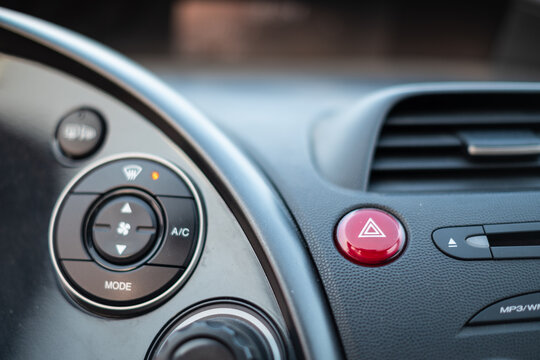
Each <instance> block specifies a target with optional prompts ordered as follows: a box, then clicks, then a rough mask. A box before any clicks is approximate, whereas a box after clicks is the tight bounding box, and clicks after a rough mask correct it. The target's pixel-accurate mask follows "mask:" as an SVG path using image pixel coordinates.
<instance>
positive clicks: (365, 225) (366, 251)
mask: <svg viewBox="0 0 540 360" xmlns="http://www.w3.org/2000/svg"><path fill="white" fill-rule="evenodd" d="M405 241H406V235H405V230H404V229H403V225H401V223H400V222H399V220H398V219H396V218H395V217H394V216H392V215H390V214H389V213H387V212H385V211H382V210H378V209H361V210H354V211H351V212H350V213H348V214H347V215H345V217H343V219H341V221H340V222H339V224H338V226H337V229H336V244H337V247H338V249H339V251H340V252H341V253H342V254H343V256H345V257H346V258H347V259H349V260H350V261H352V262H354V263H357V264H360V265H380V264H383V263H386V262H388V261H391V260H392V259H394V258H396V257H397V256H398V255H399V253H400V252H401V251H402V250H403V247H404V246H405Z"/></svg>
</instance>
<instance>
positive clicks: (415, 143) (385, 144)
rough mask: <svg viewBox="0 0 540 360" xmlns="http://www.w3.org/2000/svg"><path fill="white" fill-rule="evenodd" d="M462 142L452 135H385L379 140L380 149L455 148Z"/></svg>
mask: <svg viewBox="0 0 540 360" xmlns="http://www.w3.org/2000/svg"><path fill="white" fill-rule="evenodd" d="M455 146H461V141H460V140H459V139H458V138H457V137H456V136H455V135H452V134H437V133H431V134H418V133H416V134H405V135H395V134H393V135H384V136H382V137H381V138H380V140H379V147H380V148H389V149H391V148H418V147H455Z"/></svg>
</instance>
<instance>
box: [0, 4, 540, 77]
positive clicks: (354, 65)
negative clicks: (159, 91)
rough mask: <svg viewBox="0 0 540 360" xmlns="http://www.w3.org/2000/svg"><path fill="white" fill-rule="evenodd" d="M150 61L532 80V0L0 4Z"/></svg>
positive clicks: (537, 34)
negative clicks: (530, 78) (530, 77)
mask: <svg viewBox="0 0 540 360" xmlns="http://www.w3.org/2000/svg"><path fill="white" fill-rule="evenodd" d="M0 5H1V6H4V7H7V8H11V9H14V10H17V11H21V12H24V13H27V14H31V15H34V16H37V17H39V18H43V19H45V20H48V21H51V22H53V23H56V24H59V25H61V26H64V27H67V28H69V29H72V30H74V31H77V32H80V33H82V34H84V35H87V36H89V37H91V38H94V39H96V40H98V41H100V42H102V43H105V44H107V45H109V46H111V47H113V48H115V49H117V50H118V51H120V52H122V53H124V54H126V55H128V56H131V57H135V58H136V59H139V60H140V61H142V62H148V63H151V64H154V66H157V64H158V63H162V65H163V66H173V67H174V64H178V63H181V65H182V66H187V67H189V68H194V67H195V68H198V67H203V68H204V67H210V68H212V67H227V68H235V67H244V68H245V67H247V68H266V69H272V68H289V67H292V68H294V67H296V68H298V69H301V70H304V71H305V70H309V69H312V70H319V71H323V72H325V71H327V72H335V71H338V72H339V71H354V73H356V74H357V75H361V74H362V73H364V74H367V75H369V76H375V77H377V76H381V77H385V76H394V77H395V76H419V77H433V76H435V77H442V78H446V77H449V78H454V77H456V78H466V79H468V78H473V79H476V78H478V79H486V78H499V77H503V78H513V77H515V78H516V79H517V78H519V79H523V78H527V77H528V76H533V77H534V78H537V76H538V75H537V73H538V72H539V70H540V46H538V39H540V1H538V0H515V1H511V0H490V1H474V0H451V1H450V0H449V1H429V0H427V1H426V0H408V1H397V0H367V1H362V0H358V1H354V2H351V1H339V0H332V1H329V0H327V1H302V0H294V1H268V0H258V1H242V0H158V1H138V0H115V1H104V0H93V1H77V2H74V1H65V0H48V1H39V0H0Z"/></svg>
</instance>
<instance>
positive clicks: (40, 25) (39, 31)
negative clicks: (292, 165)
mask: <svg viewBox="0 0 540 360" xmlns="http://www.w3.org/2000/svg"><path fill="white" fill-rule="evenodd" d="M0 39H1V41H0V52H3V53H5V54H9V55H13V56H18V57H22V58H26V59H29V60H33V61H37V62H40V63H43V64H46V65H48V66H51V67H53V68H56V69H59V70H61V71H64V72H66V73H69V74H72V75H74V76H76V77H78V78H80V79H83V80H84V81H86V82H88V83H90V84H92V85H94V86H96V87H98V88H100V89H102V90H103V91H105V92H107V93H109V94H110V95H112V96H113V97H116V98H117V99H119V100H120V101H122V102H124V103H126V104H128V105H129V106H131V107H132V108H133V109H134V110H136V111H138V112H139V113H140V114H141V115H143V116H144V117H146V118H147V119H148V120H149V121H150V122H152V123H153V124H154V125H155V126H157V127H158V128H159V129H160V130H161V131H162V132H163V133H164V134H165V135H167V136H168V137H169V138H170V139H171V140H172V141H173V142H174V143H175V144H177V145H178V146H179V147H180V148H181V149H182V150H184V151H185V152H186V154H187V155H188V156H190V157H191V159H192V160H193V161H194V162H195V163H196V164H197V166H199V168H200V169H201V170H202V171H203V172H204V173H205V175H206V176H207V177H208V178H209V179H210V181H212V183H213V184H214V186H215V187H216V189H217V190H218V192H219V193H220V195H221V196H222V197H223V198H224V200H225V201H226V203H227V205H228V206H229V208H230V209H231V211H232V212H233V214H234V215H235V217H236V218H237V220H238V221H239V223H240V225H241V226H242V228H243V230H244V232H245V233H246V235H247V237H248V239H249V240H250V242H251V244H252V246H253V248H254V250H255V252H256V254H257V256H258V257H259V260H260V261H261V264H262V266H263V268H264V270H265V272H266V275H267V277H268V279H269V281H270V284H271V286H272V288H273V289H274V292H275V294H276V297H277V300H278V302H279V304H280V307H281V310H282V312H283V315H284V317H285V320H286V322H287V325H288V327H289V330H290V331H291V334H292V336H293V338H292V339H291V341H292V342H293V343H294V344H295V348H296V349H297V352H298V353H297V356H299V357H301V358H308V359H336V358H342V357H343V352H342V348H341V345H340V341H339V339H338V337H337V330H336V327H335V323H334V322H333V319H332V318H331V315H330V312H329V306H328V303H327V298H326V297H325V295H324V292H323V290H322V286H321V284H320V280H319V275H318V274H317V272H316V270H315V266H314V264H313V260H312V259H311V258H310V256H309V255H308V251H307V250H306V248H305V246H306V245H305V244H304V242H303V239H302V237H301V235H300V233H299V230H298V229H297V227H296V226H295V223H294V221H293V219H292V217H291V215H290V212H289V210H288V209H287V207H286V206H285V204H284V203H283V202H282V201H281V199H280V196H279V195H278V194H277V192H276V190H275V189H274V188H273V186H272V185H271V183H270V182H269V181H268V180H267V179H266V178H265V176H264V175H263V174H262V173H261V171H260V170H259V169H258V168H257V167H256V166H255V165H254V164H253V163H252V162H251V161H250V160H249V159H248V158H247V157H246V156H245V155H244V154H243V153H242V152H241V151H240V150H239V149H238V148H237V147H236V146H235V145H234V144H233V143H232V142H231V141H230V140H229V139H228V138H227V137H226V136H225V135H224V134H223V133H221V132H220V131H219V130H218V129H217V128H216V127H215V126H214V125H213V124H212V123H211V122H210V121H208V120H207V119H206V118H205V117H204V116H203V115H201V114H200V113H199V112H198V111H196V110H195V109H194V108H193V107H192V106H191V105H189V104H188V103H187V102H186V101H185V100H184V99H183V98H181V97H180V96H178V94H176V93H175V92H174V91H172V90H171V89H169V88H168V87H167V86H165V85H164V84H162V83H161V82H160V81H159V80H157V79H156V78H155V77H153V76H152V75H150V74H149V73H148V72H146V71H145V70H143V69H142V68H140V67H138V66H137V65H135V64H133V63H132V62H130V61H129V60H127V59H125V58H123V57H121V56H120V55H117V54H115V53H114V52H112V51H110V50H108V49H105V48H104V47H102V46H101V45H99V44H97V43H95V42H92V41H91V40H88V39H85V38H83V37H81V36H79V35H77V34H74V33H72V32H69V31H67V30H64V29H62V28H59V27H57V26H54V25H51V24H48V23H46V22H43V21H40V20H37V19H34V18H32V17H29V16H26V15H22V14H19V13H17V12H13V11H10V10H6V9H1V8H0ZM269 219H272V221H269Z"/></svg>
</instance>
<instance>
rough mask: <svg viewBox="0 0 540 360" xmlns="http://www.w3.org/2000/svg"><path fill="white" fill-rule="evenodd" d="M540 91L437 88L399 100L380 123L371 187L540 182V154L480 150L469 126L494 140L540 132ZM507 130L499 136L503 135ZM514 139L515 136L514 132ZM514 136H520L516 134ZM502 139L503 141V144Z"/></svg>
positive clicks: (494, 186) (426, 188) (474, 187)
mask: <svg viewBox="0 0 540 360" xmlns="http://www.w3.org/2000/svg"><path fill="white" fill-rule="evenodd" d="M538 98H540V95H537V94H534V96H532V94H528V95H526V96H524V95H523V94H517V93H509V94H497V95H493V94H438V95H423V96H418V97H412V98H409V99H406V100H404V101H402V102H401V103H398V104H397V105H396V106H395V107H394V108H393V109H392V110H391V111H390V113H389V115H388V118H387V119H386V122H385V124H384V126H383V128H382V130H381V133H380V136H379V142H378V144H377V148H376V151H375V156H374V158H373V162H372V168H371V175H370V182H369V187H368V189H369V190H370V191H376V192H441V191H443V192H447V191H508V190H531V189H540V157H539V156H537V155H534V156H533V155H529V156H526V154H520V155H519V156H518V155H515V156H510V155H507V156H506V157H503V156H499V157H496V156H485V157H481V156H478V155H476V154H474V153H469V152H468V151H467V146H468V145H470V144H469V143H468V142H467V141H468V138H464V134H468V133H474V134H475V139H482V136H485V137H486V138H488V139H491V142H492V143H494V144H495V145H497V144H498V141H501V144H508V143H512V141H508V139H514V138H513V135H512V134H514V133H520V134H523V133H528V134H533V135H532V136H534V134H535V133H536V134H537V136H539V135H538V134H540V101H538V100H537V99H538ZM494 134H497V136H500V139H498V138H497V137H494V136H495V135H494ZM514 140H515V139H514ZM514 142H515V141H514ZM501 146H502V145H501Z"/></svg>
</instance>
